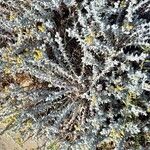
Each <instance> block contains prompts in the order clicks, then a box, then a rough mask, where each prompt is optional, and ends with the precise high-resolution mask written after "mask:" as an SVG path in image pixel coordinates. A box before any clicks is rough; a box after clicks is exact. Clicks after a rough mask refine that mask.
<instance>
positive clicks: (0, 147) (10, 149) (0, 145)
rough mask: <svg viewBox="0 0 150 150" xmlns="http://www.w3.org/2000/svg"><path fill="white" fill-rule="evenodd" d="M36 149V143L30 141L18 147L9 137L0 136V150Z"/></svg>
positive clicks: (6, 135) (5, 135)
mask: <svg viewBox="0 0 150 150" xmlns="http://www.w3.org/2000/svg"><path fill="white" fill-rule="evenodd" d="M37 147H38V144H37V142H35V141H34V140H31V139H29V140H28V141H27V142H25V143H24V145H23V146H20V145H19V144H17V143H16V142H15V141H14V140H13V138H12V137H11V136H10V135H8V134H4V135H1V136H0V150H37V149H38V148H37Z"/></svg>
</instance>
